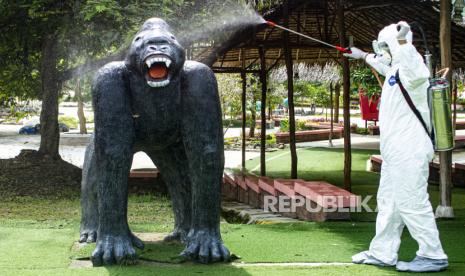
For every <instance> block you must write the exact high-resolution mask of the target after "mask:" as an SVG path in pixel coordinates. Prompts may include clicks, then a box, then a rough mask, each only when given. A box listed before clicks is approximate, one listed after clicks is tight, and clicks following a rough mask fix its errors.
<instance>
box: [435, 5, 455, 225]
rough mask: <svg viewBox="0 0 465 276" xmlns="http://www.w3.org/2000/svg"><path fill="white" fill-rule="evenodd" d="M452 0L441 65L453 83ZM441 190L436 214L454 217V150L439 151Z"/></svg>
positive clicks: (443, 28)
mask: <svg viewBox="0 0 465 276" xmlns="http://www.w3.org/2000/svg"><path fill="white" fill-rule="evenodd" d="M451 5H452V3H451V0H442V1H441V13H440V21H441V22H440V27H439V29H440V33H439V43H440V47H441V67H442V68H445V67H449V69H450V71H449V74H448V75H447V78H448V80H449V83H452V82H451V80H452V78H451V72H452V52H451ZM439 182H440V184H439V191H440V193H439V194H440V201H439V202H440V203H439V206H438V208H437V209H436V216H437V217H442V218H452V217H454V211H453V209H452V151H451V150H449V151H441V152H439Z"/></svg>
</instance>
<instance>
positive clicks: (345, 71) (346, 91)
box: [337, 0, 352, 191]
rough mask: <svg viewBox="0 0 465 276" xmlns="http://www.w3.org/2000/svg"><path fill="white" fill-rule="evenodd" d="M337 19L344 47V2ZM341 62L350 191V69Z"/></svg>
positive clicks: (344, 60) (346, 175)
mask: <svg viewBox="0 0 465 276" xmlns="http://www.w3.org/2000/svg"><path fill="white" fill-rule="evenodd" d="M337 19H338V28H339V40H340V44H341V46H342V47H345V46H346V45H347V43H346V30H345V23H344V20H345V19H344V0H338V5H337ZM341 60H342V80H343V83H342V86H343V100H344V189H346V190H347V191H350V190H351V189H352V187H351V186H352V185H351V180H350V174H351V169H352V154H351V146H350V68H349V60H348V59H347V58H346V57H344V56H341Z"/></svg>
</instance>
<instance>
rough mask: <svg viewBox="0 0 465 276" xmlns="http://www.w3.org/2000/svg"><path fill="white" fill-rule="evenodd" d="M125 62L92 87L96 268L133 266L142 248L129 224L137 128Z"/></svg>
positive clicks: (101, 74) (113, 66) (102, 74)
mask: <svg viewBox="0 0 465 276" xmlns="http://www.w3.org/2000/svg"><path fill="white" fill-rule="evenodd" d="M126 70H127V69H126V67H125V65H124V63H123V62H113V63H110V64H107V65H106V66H105V67H103V68H102V69H100V71H99V72H98V74H97V77H96V79H95V81H94V83H93V87H92V97H93V104H94V112H95V154H96V164H97V168H98V172H99V174H100V175H99V182H98V188H97V189H98V192H97V193H98V215H99V228H98V233H97V246H96V249H95V251H94V252H93V253H92V262H93V264H94V265H97V266H98V265H102V264H112V263H115V262H117V263H128V262H129V263H131V262H133V261H134V260H135V258H136V252H135V250H134V248H133V245H134V246H137V247H140V246H143V244H142V242H141V241H140V240H138V239H137V238H136V237H135V236H134V235H133V234H132V233H131V231H130V230H129V226H128V223H127V200H128V188H127V179H128V174H129V170H130V166H131V163H132V156H133V143H134V131H133V129H134V126H133V118H132V113H131V106H130V99H129V95H130V94H129V91H127V80H126V79H125V75H126Z"/></svg>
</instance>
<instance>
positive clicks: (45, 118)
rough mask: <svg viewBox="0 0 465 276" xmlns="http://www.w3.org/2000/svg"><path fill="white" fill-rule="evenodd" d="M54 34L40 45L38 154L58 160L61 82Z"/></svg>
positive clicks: (48, 36)
mask: <svg viewBox="0 0 465 276" xmlns="http://www.w3.org/2000/svg"><path fill="white" fill-rule="evenodd" d="M56 45H57V41H56V34H50V35H47V36H46V37H45V38H44V41H43V44H42V60H41V68H40V69H41V72H40V74H41V81H42V89H41V92H42V111H41V112H40V147H39V153H41V154H44V155H48V156H51V157H52V158H54V159H59V158H60V155H59V153H58V145H59V143H60V131H59V128H58V95H59V92H60V87H61V82H60V77H59V73H58V70H57V68H56V62H57V47H56Z"/></svg>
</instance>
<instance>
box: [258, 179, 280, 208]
mask: <svg viewBox="0 0 465 276" xmlns="http://www.w3.org/2000/svg"><path fill="white" fill-rule="evenodd" d="M258 188H259V189H260V208H264V207H265V206H264V203H265V200H267V198H266V197H270V196H271V197H275V198H276V196H277V192H276V189H275V188H274V180H273V179H271V178H269V177H260V178H259V179H258ZM270 207H274V208H277V204H271V205H270Z"/></svg>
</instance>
